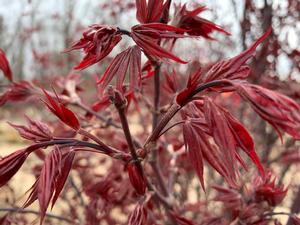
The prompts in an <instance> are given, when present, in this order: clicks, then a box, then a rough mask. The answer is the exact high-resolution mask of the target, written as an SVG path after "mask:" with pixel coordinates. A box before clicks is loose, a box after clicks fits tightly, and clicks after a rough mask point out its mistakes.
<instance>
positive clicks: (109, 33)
mask: <svg viewBox="0 0 300 225" xmlns="http://www.w3.org/2000/svg"><path fill="white" fill-rule="evenodd" d="M82 36H83V37H82V38H81V39H80V40H79V41H77V42H75V43H74V44H73V45H72V46H71V47H70V48H69V49H68V50H67V51H66V52H69V51H73V50H78V49H83V51H84V53H85V57H84V58H83V60H82V61H81V62H80V63H79V64H78V65H77V66H76V67H75V69H77V70H82V69H85V68H87V67H89V66H91V65H93V64H95V63H97V62H99V61H101V60H102V59H103V58H104V57H106V56H107V55H108V54H109V53H110V52H111V51H112V49H113V48H114V47H115V46H116V45H117V44H118V43H119V41H121V39H122V37H121V34H120V33H119V32H118V29H117V28H116V27H113V26H107V25H98V24H94V25H91V26H90V27H89V29H88V30H86V31H85V32H84V33H83V34H82Z"/></svg>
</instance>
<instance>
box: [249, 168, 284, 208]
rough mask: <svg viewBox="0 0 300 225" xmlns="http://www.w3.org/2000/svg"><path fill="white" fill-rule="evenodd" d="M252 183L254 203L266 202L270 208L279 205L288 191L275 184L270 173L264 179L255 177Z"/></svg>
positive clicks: (274, 179) (274, 178)
mask: <svg viewBox="0 0 300 225" xmlns="http://www.w3.org/2000/svg"><path fill="white" fill-rule="evenodd" d="M253 183H254V186H255V187H254V190H255V198H256V201H258V202H261V201H267V202H268V204H269V205H271V206H276V205H278V204H280V203H281V202H282V200H283V199H284V198H285V196H286V194H287V191H288V189H287V188H284V186H283V185H280V184H276V177H273V175H272V173H271V172H268V173H267V175H266V177H265V178H261V177H256V178H255V179H254V182H253Z"/></svg>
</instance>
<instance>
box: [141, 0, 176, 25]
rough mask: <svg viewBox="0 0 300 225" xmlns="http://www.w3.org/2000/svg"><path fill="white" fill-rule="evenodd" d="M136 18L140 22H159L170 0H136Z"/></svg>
mask: <svg viewBox="0 0 300 225" xmlns="http://www.w3.org/2000/svg"><path fill="white" fill-rule="evenodd" d="M135 2H136V9H137V10H136V18H137V20H138V21H139V22H140V23H156V22H160V20H161V19H162V17H163V15H164V12H165V10H167V9H168V6H169V4H170V0H167V1H165V3H164V0H148V1H146V0H136V1H135Z"/></svg>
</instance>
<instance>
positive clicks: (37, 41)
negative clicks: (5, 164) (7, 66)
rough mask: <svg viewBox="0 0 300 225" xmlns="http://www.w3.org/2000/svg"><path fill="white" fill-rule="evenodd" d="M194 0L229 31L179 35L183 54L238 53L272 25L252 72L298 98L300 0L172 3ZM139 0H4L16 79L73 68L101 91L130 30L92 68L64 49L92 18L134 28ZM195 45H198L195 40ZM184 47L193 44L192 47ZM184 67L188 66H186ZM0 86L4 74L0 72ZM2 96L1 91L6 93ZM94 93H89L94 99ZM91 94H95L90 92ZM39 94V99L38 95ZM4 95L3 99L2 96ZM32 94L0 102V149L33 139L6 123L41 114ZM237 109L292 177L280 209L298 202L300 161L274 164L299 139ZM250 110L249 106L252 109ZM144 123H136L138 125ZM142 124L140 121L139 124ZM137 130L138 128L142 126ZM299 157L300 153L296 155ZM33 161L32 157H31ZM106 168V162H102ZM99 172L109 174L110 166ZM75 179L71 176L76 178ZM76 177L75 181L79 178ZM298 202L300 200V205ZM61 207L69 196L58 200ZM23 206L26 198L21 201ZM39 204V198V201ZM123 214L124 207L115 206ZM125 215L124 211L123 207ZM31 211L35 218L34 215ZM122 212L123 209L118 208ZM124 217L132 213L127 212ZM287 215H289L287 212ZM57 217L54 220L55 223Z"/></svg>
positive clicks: (6, 42)
mask: <svg viewBox="0 0 300 225" xmlns="http://www.w3.org/2000/svg"><path fill="white" fill-rule="evenodd" d="M179 2H181V3H188V7H190V8H193V5H198V4H203V5H206V6H207V8H209V10H207V11H205V12H203V13H201V17H203V18H206V19H209V20H211V21H213V22H214V23H216V24H218V25H220V26H222V27H223V28H224V29H225V30H226V31H228V32H230V33H231V36H225V35H222V34H219V33H214V34H213V35H212V36H213V37H214V38H215V39H216V40H215V41H209V40H206V39H201V38H200V39H197V40H190V39H189V40H180V41H178V42H177V44H176V48H175V52H176V54H177V55H180V56H181V58H183V59H185V60H188V61H189V62H191V63H196V64H197V63H198V64H200V65H206V64H209V63H211V62H216V61H218V60H220V59H223V58H228V57H231V56H234V55H235V54H237V53H239V52H241V51H243V50H245V49H246V48H247V47H248V46H249V45H250V44H251V43H252V42H253V41H254V40H256V38H257V37H259V36H260V35H261V34H262V33H263V32H264V31H266V30H267V29H268V28H269V27H270V26H272V28H273V33H272V34H271V36H270V37H269V38H268V39H267V41H265V42H264V44H263V45H262V46H261V47H259V48H258V51H257V54H256V56H255V58H254V60H253V61H252V62H251V64H252V68H253V71H252V75H251V76H250V78H249V80H250V81H251V82H252V83H256V84H260V85H262V86H264V87H267V88H269V89H273V90H276V91H278V92H281V93H283V94H286V95H288V96H289V97H291V98H293V99H294V100H296V101H298V102H299V103H300V84H299V83H298V82H300V52H299V51H300V1H298V0H253V1H250V0H249V1H248V0H222V1H218V0H201V1H200V0H190V1H188V0H185V1H183V0H182V1H179V0H177V1H174V3H177V4H178V3H179ZM135 13H136V10H135V2H134V1H133V0H0V48H1V49H3V50H4V52H6V54H7V57H8V60H9V61H10V63H11V68H12V70H13V74H14V77H15V80H22V79H27V80H32V81H33V82H35V81H38V82H39V83H42V84H44V85H45V86H47V87H48V88H49V87H50V85H51V84H49V83H47V79H48V78H49V77H51V79H52V78H53V79H54V80H55V79H58V80H59V79H61V78H62V77H67V76H68V75H70V74H74V73H75V74H78V75H80V79H81V80H82V82H83V85H82V86H83V87H84V88H85V89H88V90H89V87H91V88H90V90H91V91H90V93H87V95H88V96H93V95H95V91H96V90H97V89H96V85H95V80H96V78H97V77H98V76H99V75H100V74H101V73H102V72H103V70H104V69H105V68H106V66H107V64H108V63H109V62H110V60H111V58H112V57H113V56H114V55H115V54H116V52H119V51H120V48H121V49H122V48H123V49H124V48H125V47H126V46H128V44H129V42H130V40H129V39H126V38H124V40H123V41H122V43H121V45H120V46H118V48H116V49H114V51H113V52H112V53H111V54H110V55H109V57H107V58H106V59H105V60H104V61H103V63H101V65H100V64H96V65H93V66H92V67H91V68H89V69H87V70H84V71H80V72H77V71H76V72H75V71H73V70H72V68H73V67H74V66H75V65H77V63H78V62H79V61H80V59H81V57H82V55H81V54H80V53H78V52H76V53H71V54H65V53H63V51H64V50H65V49H66V48H68V47H70V46H71V44H72V42H74V41H76V40H78V39H79V38H80V37H81V34H82V32H83V31H84V30H85V29H86V28H87V27H88V26H89V25H91V24H95V23H97V24H109V25H115V26H118V27H122V28H124V29H130V27H131V26H132V25H134V24H136V23H137V21H136V19H135ZM195 46H197V47H195ZM186 49H189V50H188V51H186ZM180 69H181V70H182V71H184V70H185V68H184V66H182V67H180ZM0 82H1V83H0V93H1V88H4V87H5V85H6V81H5V79H4V77H3V76H0ZM0 96H1V94H0ZM93 98H94V99H95V98H96V97H91V99H92V100H91V101H90V102H89V103H90V104H92V103H93V100H94V99H93ZM87 99H89V97H87ZM34 101H36V100H34ZM0 102H1V101H0ZM32 105H35V104H34V102H30V100H29V101H26V102H23V103H18V104H15V103H14V102H12V103H10V102H7V103H6V104H4V103H2V105H1V108H0V149H1V151H0V155H1V156H4V155H6V154H9V153H11V152H13V151H15V150H16V149H20V148H22V147H23V146H25V145H26V144H27V143H26V142H24V141H23V140H22V139H21V138H20V137H19V136H18V134H17V132H16V131H15V130H14V129H13V128H11V127H10V126H8V124H7V123H6V121H11V122H14V123H17V124H22V123H23V121H24V116H23V115H24V114H26V115H30V116H34V117H35V118H37V119H39V118H43V116H42V115H41V113H40V112H41V110H43V109H42V107H41V106H38V105H37V106H35V107H32ZM236 107H238V110H237V112H236V115H238V117H239V119H240V120H241V121H243V123H244V124H248V125H249V124H251V126H248V127H252V128H251V129H252V130H251V132H252V133H253V135H254V138H255V140H256V143H257V146H258V148H260V149H263V151H259V152H260V155H261V157H262V159H263V161H264V162H266V163H267V162H270V165H271V164H272V163H273V164H272V165H271V166H272V168H273V169H274V170H276V171H277V172H278V174H281V177H280V179H279V180H280V182H284V183H285V184H290V185H291V187H293V188H291V190H292V191H291V192H289V194H288V195H289V198H287V199H286V200H285V202H284V204H283V206H282V208H280V209H279V210H287V209H289V207H290V206H291V205H292V204H293V203H294V202H295V201H293V200H294V199H295V198H296V197H297V196H298V198H299V199H300V192H299V180H300V175H299V172H298V171H299V165H298V164H297V163H298V161H297V163H296V164H294V163H291V162H290V161H288V160H287V162H285V163H284V164H276V163H274V162H276V160H278V158H279V159H280V157H281V156H282V154H283V153H284V152H285V153H286V152H291V154H296V155H297V154H298V156H295V157H296V159H298V158H299V157H300V156H299V155H300V153H299V143H297V142H295V141H293V140H291V139H289V138H287V137H285V142H284V143H285V144H281V143H280V141H278V136H277V135H276V134H275V132H274V130H272V129H270V127H269V126H267V125H266V123H264V122H262V121H261V120H260V118H258V117H257V116H253V115H250V116H247V117H245V111H246V110H247V107H246V106H244V105H243V104H239V105H236ZM247 115H248V114H247ZM137 127H138V125H137ZM137 130H138V128H137ZM137 132H138V131H137ZM297 157H298V158H297ZM31 160H32V162H34V161H35V160H37V159H35V158H34V157H33V158H31ZM298 160H299V161H300V159H298ZM32 165H33V164H32V163H31V162H29V163H27V164H26V165H25V166H24V168H22V172H21V173H18V174H17V176H16V177H15V178H14V179H13V180H12V183H11V186H10V188H7V189H5V192H3V191H2V190H1V192H0V211H1V207H2V208H5V207H8V205H7V203H2V202H7V199H10V198H12V196H14V197H15V198H16V199H14V200H11V201H10V200H9V201H10V202H14V204H16V205H17V204H18V202H20V200H21V199H24V196H23V195H24V193H25V192H26V190H28V188H30V184H32V183H33V182H34V176H32V175H30V174H31V173H30V170H31V169H32ZM102 169H103V168H102ZM100 173H103V174H105V169H103V171H102V172H101V171H100ZM72 182H73V181H72ZM75 183H76V181H75ZM191 196H192V197H187V198H190V199H191V201H193V198H194V197H193V195H191ZM298 203H299V205H298V206H295V207H294V210H296V211H297V210H298V212H299V206H300V202H298ZM60 204H61V207H64V206H65V205H64V203H63V202H60ZM19 206H20V204H19ZM33 208H34V206H33ZM55 212H58V213H60V212H61V208H60V207H55V208H54V213H55ZM117 214H118V213H117ZM118 215H119V214H118ZM33 218H36V217H35V216H34V215H33ZM120 219H121V220H122V217H121V216H120ZM125 219H126V217H125ZM283 220H285V218H283ZM54 224H56V223H54Z"/></svg>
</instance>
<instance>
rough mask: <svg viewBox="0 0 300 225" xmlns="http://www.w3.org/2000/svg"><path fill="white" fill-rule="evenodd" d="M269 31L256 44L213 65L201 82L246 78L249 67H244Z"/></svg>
mask: <svg viewBox="0 0 300 225" xmlns="http://www.w3.org/2000/svg"><path fill="white" fill-rule="evenodd" d="M271 31H272V29H271V28H269V29H268V31H266V32H265V33H264V34H263V35H262V36H261V37H260V38H258V39H257V41H256V42H254V43H253V44H252V45H251V46H250V47H249V48H248V49H246V50H245V51H243V52H242V53H240V54H238V55H237V56H235V57H233V58H230V59H227V60H222V61H220V62H217V63H215V64H214V65H213V66H212V67H211V68H210V69H209V70H208V71H207V73H206V74H205V76H204V79H203V82H205V83H206V82H209V81H213V80H220V79H229V80H235V79H245V78H247V77H248V75H249V74H250V67H249V66H247V65H246V62H247V61H248V60H249V59H250V58H251V57H253V56H254V53H255V50H256V48H257V46H258V45H259V44H260V43H262V42H263V41H264V40H265V39H266V38H267V37H268V35H270V33H271Z"/></svg>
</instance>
